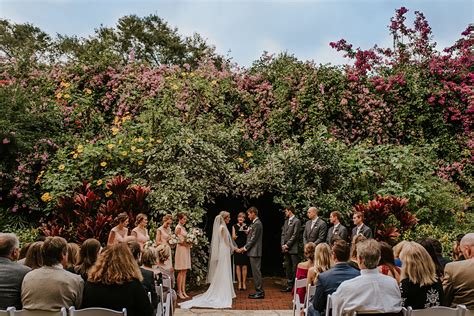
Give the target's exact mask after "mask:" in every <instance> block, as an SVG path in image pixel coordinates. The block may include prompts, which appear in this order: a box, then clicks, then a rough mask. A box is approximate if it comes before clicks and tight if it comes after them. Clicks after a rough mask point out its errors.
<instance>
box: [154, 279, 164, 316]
mask: <svg viewBox="0 0 474 316" xmlns="http://www.w3.org/2000/svg"><path fill="white" fill-rule="evenodd" d="M156 293H158V295H159V296H160V299H159V301H158V307H157V308H156V316H163V315H164V308H165V306H164V299H163V295H164V294H163V284H160V285H159V286H157V287H156Z"/></svg>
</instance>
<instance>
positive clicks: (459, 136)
mask: <svg viewBox="0 0 474 316" xmlns="http://www.w3.org/2000/svg"><path fill="white" fill-rule="evenodd" d="M405 14H406V10H405V9H404V8H401V9H400V10H397V12H396V16H395V17H394V19H393V21H392V25H391V27H390V30H391V32H392V34H393V36H394V38H395V39H396V47H395V49H394V50H391V49H380V48H373V49H369V50H360V49H357V50H354V49H352V46H351V45H349V44H347V43H346V42H345V41H344V40H341V41H339V42H337V43H331V45H332V46H333V47H334V48H336V49H339V50H344V51H345V52H346V55H347V57H349V58H353V59H354V64H353V65H352V66H349V65H347V66H345V67H336V66H331V65H315V64H314V63H311V62H302V61H299V60H297V59H296V58H294V57H293V56H289V55H288V54H281V55H279V56H276V57H274V56H268V55H263V56H262V57H261V59H260V60H258V61H256V62H255V63H254V65H253V66H252V67H251V68H250V69H241V68H238V67H237V66H236V65H232V64H229V63H228V62H226V61H225V60H224V59H223V58H222V57H220V56H216V55H215V53H214V52H213V50H212V48H209V47H208V46H207V45H205V43H204V42H202V40H201V39H200V38H199V37H198V36H196V37H194V38H181V37H180V36H179V35H178V34H177V32H176V30H174V29H171V28H170V27H169V26H168V25H167V24H166V23H165V22H163V21H162V20H161V19H159V18H158V17H156V16H149V17H145V18H137V17H135V16H129V17H124V18H122V19H120V21H119V23H118V25H117V27H116V28H100V29H98V30H97V34H96V35H95V36H92V37H90V38H87V39H80V38H75V37H63V36H59V37H57V38H54V39H52V38H50V37H49V36H47V35H46V34H44V33H43V32H42V31H41V30H39V29H37V28H34V27H33V26H30V25H15V24H11V23H9V22H8V21H1V22H2V23H1V28H0V54H1V58H2V59H1V65H2V72H1V73H0V76H1V78H0V113H2V116H1V117H0V155H1V162H0V180H1V183H0V214H1V216H0V228H1V229H2V230H4V229H8V230H13V229H14V230H15V231H24V232H28V231H30V228H29V225H30V226H31V227H33V228H37V226H38V225H37V223H38V222H41V223H44V224H45V226H43V227H42V231H43V232H46V233H50V234H63V235H65V236H66V237H70V238H73V239H74V238H76V239H77V240H78V241H80V240H82V239H84V238H87V237H90V236H95V237H98V238H99V239H101V240H104V238H105V237H104V236H105V235H104V234H106V232H107V230H108V229H109V226H110V225H109V224H110V223H108V220H109V219H110V217H111V216H113V215H114V214H116V212H118V211H127V212H129V213H130V214H132V215H133V214H136V213H137V212H139V211H145V212H147V213H149V214H150V215H151V217H152V219H154V221H155V222H154V223H153V225H156V222H157V221H159V220H160V219H161V215H163V214H165V213H173V214H176V213H177V212H178V211H181V212H185V213H187V214H188V217H189V218H190V222H189V223H190V225H199V224H200V223H201V222H202V220H203V217H204V215H205V214H206V212H207V209H206V207H207V206H208V205H211V204H212V203H213V201H214V199H215V198H216V197H218V196H232V197H237V198H241V199H249V198H258V197H261V196H264V195H265V196H271V197H273V202H274V203H276V204H277V205H280V206H282V207H292V208H294V209H295V210H296V212H297V213H299V214H300V215H301V216H302V217H304V213H305V210H306V208H307V207H308V206H310V205H315V206H318V207H319V208H320V209H321V210H322V214H323V216H327V215H328V213H329V212H330V211H332V210H340V211H342V212H343V214H344V216H345V217H346V218H345V219H346V222H347V220H348V219H349V215H350V213H351V212H352V211H353V207H354V206H356V205H359V206H358V207H359V208H364V207H365V208H366V209H370V210H374V212H375V211H376V212H379V211H380V212H382V211H383V212H386V214H385V213H384V214H385V215H384V217H379V216H375V219H377V221H378V222H377V223H378V224H375V225H376V226H377V230H378V231H379V232H378V236H379V237H380V238H385V237H386V236H390V237H394V238H403V237H406V238H415V237H416V236H414V234H415V235H419V236H423V235H424V234H426V231H427V230H426V229H425V228H426V227H428V228H429V229H431V230H434V231H436V232H448V231H452V230H453V229H454V228H455V227H458V228H459V227H461V226H460V223H464V221H465V219H466V218H470V216H471V215H472V205H471V197H472V181H473V167H472V161H473V159H472V149H473V144H474V140H473V131H472V123H473V121H472V112H473V103H472V102H473V100H474V96H473V90H472V78H473V74H472V66H473V56H472V54H470V53H469V47H471V45H472V44H473V39H472V38H468V37H467V35H468V32H469V30H467V31H466V32H467V33H466V32H465V33H463V34H462V38H461V39H460V40H459V41H458V42H456V43H455V44H454V45H453V46H452V47H451V48H448V49H447V50H446V51H445V52H443V53H440V52H437V51H436V50H434V49H433V43H432V42H431V40H430V31H429V27H428V25H427V23H426V21H425V19H424V17H423V16H422V14H421V13H416V20H415V25H414V28H413V29H410V28H408V27H407V26H406V25H405V22H404V15H405ZM402 38H404V40H403V41H402V40H401V39H402ZM18 39H22V41H18ZM117 176H120V177H123V178H126V179H130V181H131V183H133V184H134V185H135V186H134V187H131V186H129V185H130V182H127V183H128V184H127V186H126V187H127V188H128V189H126V190H128V191H127V192H128V193H127V194H129V193H130V194H131V195H132V193H133V192H135V193H136V192H137V190H138V189H137V188H142V190H146V191H147V190H148V189H144V188H149V189H150V191H149V193H148V192H146V194H142V195H141V196H140V197H136V200H137V201H141V202H140V203H142V204H140V206H134V207H130V205H128V204H127V205H128V206H127V205H125V204H124V201H123V199H122V197H120V198H118V197H117V196H116V195H115V193H114V191H113V190H111V189H109V188H108V187H107V186H108V185H109V184H110V183H113V182H114V181H117V180H116V179H119V178H117ZM123 178H120V179H122V180H121V181H123ZM109 191H112V195H109V196H106V195H105V194H106V193H107V192H109ZM132 191H133V192H132ZM88 195H89V197H88ZM387 196H393V198H392V197H387ZM87 199H89V200H87ZM374 199H375V200H374ZM390 199H394V200H393V201H392V200H390ZM370 200H374V201H375V202H373V203H381V204H380V205H382V204H383V206H382V207H378V206H377V207H372V206H373V205H372V206H371V204H370V203H369V204H365V206H361V205H362V204H363V203H368V202H369V201H370ZM388 200H390V201H392V202H393V203H392V202H390V203H389V202H387V201H388ZM81 201H82V202H84V201H87V203H81ZM89 202H90V203H89ZM110 203H111V204H113V205H109V204H110ZM361 203H362V204H361ZM384 203H385V204H384ZM397 203H398V204H397ZM402 204H403V205H402ZM377 205H378V204H377ZM387 205H391V206H387ZM393 205H398V206H393ZM401 205H402V206H403V207H402V206H401ZM109 206H110V207H112V206H114V207H113V208H111V209H109V208H108V207H109ZM395 209H396V210H397V211H396V212H395V211H393V210H395ZM405 209H408V210H409V211H410V212H411V213H412V214H414V215H415V216H416V218H417V219H418V221H419V222H418V225H417V226H415V227H414V228H413V223H412V222H411V221H408V222H410V223H408V222H407V223H406V225H405V224H404V225H403V227H400V228H403V229H400V231H397V232H396V233H395V234H394V231H393V228H395V227H396V226H397V225H400V223H402V222H403V221H404V219H403V218H402V217H400V216H398V215H400V214H402V215H403V214H404V215H406V213H405ZM401 210H402V211H401ZM397 212H398V213H397ZM78 213H79V214H81V215H80V216H77V217H76V218H71V217H74V215H73V214H78ZM395 213H397V214H398V215H397V214H395ZM69 215H71V216H69ZM404 215H403V216H404ZM101 216H102V217H103V218H102V217H101ZM397 216H398V217H397ZM381 219H383V221H382V220H381ZM385 219H386V221H385ZM394 219H396V221H395V220H394ZM15 223H22V224H21V225H20V224H15ZM462 227H463V229H464V230H465V231H467V230H471V231H472V230H473V228H474V227H473V226H472V221H471V223H470V226H469V223H468V224H467V225H465V226H462ZM78 230H79V231H80V234H78V233H77V232H78ZM32 232H33V234H32V235H28V236H34V234H36V233H37V230H33V231H32ZM399 233H401V234H402V235H401V236H399ZM384 236H385V237H384ZM437 236H438V235H437ZM439 236H440V237H442V238H443V241H445V242H448V241H449V240H452V238H453V235H452V234H449V236H448V235H446V236H445V235H443V236H441V234H439ZM28 238H29V239H31V238H32V237H28ZM445 239H446V240H445ZM205 242H206V241H205V240H203V243H202V246H201V247H195V248H193V251H194V253H195V255H196V256H195V257H196V258H202V257H204V254H205V248H204V247H205V246H206V245H205ZM193 267H194V271H193V273H195V276H196V278H197V279H200V278H201V277H202V275H203V271H204V270H205V268H206V264H205V262H203V261H196V262H195V263H194V264H193Z"/></svg>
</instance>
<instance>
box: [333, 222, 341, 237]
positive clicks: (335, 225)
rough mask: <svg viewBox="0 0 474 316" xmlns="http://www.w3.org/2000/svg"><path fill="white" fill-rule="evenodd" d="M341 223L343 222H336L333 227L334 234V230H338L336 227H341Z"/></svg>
mask: <svg viewBox="0 0 474 316" xmlns="http://www.w3.org/2000/svg"><path fill="white" fill-rule="evenodd" d="M339 224H341V223H337V224H334V226H333V229H332V233H333V234H334V232H335V231H336V228H338V227H339Z"/></svg>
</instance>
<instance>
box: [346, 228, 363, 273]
mask: <svg viewBox="0 0 474 316" xmlns="http://www.w3.org/2000/svg"><path fill="white" fill-rule="evenodd" d="M364 240H367V238H366V237H365V236H362V235H356V236H354V238H352V244H351V259H350V260H349V262H348V263H349V264H350V266H351V267H353V268H354V269H357V270H360V269H359V265H358V264H357V244H358V243H360V242H361V241H364Z"/></svg>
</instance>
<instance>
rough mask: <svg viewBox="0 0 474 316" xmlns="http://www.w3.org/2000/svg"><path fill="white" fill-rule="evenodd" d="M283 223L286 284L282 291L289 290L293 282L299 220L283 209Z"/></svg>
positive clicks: (282, 243) (299, 228) (288, 210)
mask: <svg viewBox="0 0 474 316" xmlns="http://www.w3.org/2000/svg"><path fill="white" fill-rule="evenodd" d="M285 216H286V220H285V224H283V227H282V229H281V251H282V252H283V257H284V260H285V262H284V266H285V268H286V277H287V279H288V286H287V287H286V288H285V289H283V290H282V292H291V289H292V288H293V284H294V283H295V276H296V266H297V265H298V242H299V239H300V231H301V221H300V220H299V219H297V218H296V216H295V214H294V213H293V211H292V210H290V209H285Z"/></svg>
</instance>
